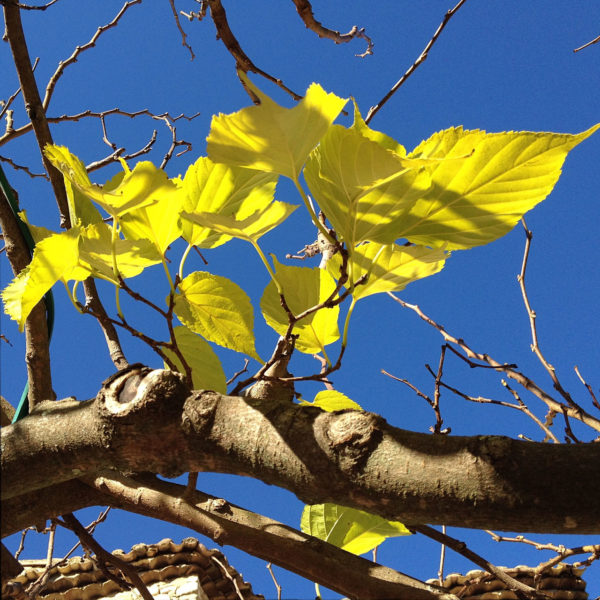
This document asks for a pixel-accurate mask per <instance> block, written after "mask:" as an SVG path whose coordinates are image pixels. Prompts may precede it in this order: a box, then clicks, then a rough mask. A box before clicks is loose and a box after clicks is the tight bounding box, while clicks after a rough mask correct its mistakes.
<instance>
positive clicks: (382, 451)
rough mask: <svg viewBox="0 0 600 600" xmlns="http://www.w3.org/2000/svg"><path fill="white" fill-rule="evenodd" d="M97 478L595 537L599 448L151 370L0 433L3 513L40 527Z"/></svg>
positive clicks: (599, 511) (417, 519)
mask: <svg viewBox="0 0 600 600" xmlns="http://www.w3.org/2000/svg"><path fill="white" fill-rule="evenodd" d="M105 469H112V470H116V471H121V472H141V471H144V472H149V471H150V472H153V473H158V474H160V475H163V476H166V477H175V476H177V475H179V474H181V473H185V472H188V471H212V472H221V473H235V474H240V475H247V476H251V477H255V478H257V479H260V480H262V481H264V482H266V483H269V484H273V485H277V486H280V487H283V488H286V489H288V490H290V491H292V492H293V493H295V494H296V495H297V496H298V498H300V499H301V500H302V501H304V502H306V503H310V504H313V503H321V502H336V503H338V504H343V505H346V506H351V507H354V508H359V509H362V510H366V511H369V512H372V513H376V514H379V515H381V516H383V517H385V518H388V519H393V520H399V521H402V522H404V523H405V524H408V525H410V524H422V523H430V524H446V525H449V526H458V527H471V528H478V529H494V530H501V531H521V532H540V533H542V532H554V533H598V532H599V531H600V507H599V505H598V498H600V444H594V443H589V444H571V445H558V444H545V443H537V442H527V441H517V440H512V439H509V438H505V437H498V436H475V437H458V436H446V435H429V434H420V433H414V432H410V431H406V430H402V429H398V428H396V427H392V426H391V425H389V424H388V423H387V422H386V421H385V420H384V419H383V418H381V417H379V416H378V415H374V414H372V413H368V412H361V411H351V410H346V411H338V412H334V413H328V412H323V411H321V410H319V409H317V408H312V407H302V406H299V405H295V404H293V403H291V402H282V401H281V400H277V399H269V400H265V399H261V400H257V399H251V398H245V397H238V396H224V395H221V394H217V393H215V392H210V391H190V390H188V389H187V388H186V386H185V385H184V383H183V380H182V378H181V377H180V376H179V375H177V374H175V373H172V372H169V371H162V370H156V371H150V370H148V369H137V370H136V369H134V370H130V371H128V372H127V373H125V374H121V375H118V376H117V377H114V378H111V380H110V381H107V382H106V385H105V386H103V388H102V389H101V390H100V392H99V393H98V396H97V397H96V399H95V400H92V401H86V402H76V401H73V400H66V401H60V402H48V403H43V404H42V405H41V406H40V407H39V408H37V409H36V410H35V411H34V413H33V414H32V415H30V416H29V417H27V418H26V419H23V420H22V421H21V422H19V423H16V424H14V425H11V426H9V427H6V428H3V429H2V482H3V485H2V500H3V505H4V501H7V503H6V505H5V506H6V507H7V508H8V506H9V505H11V504H13V503H15V502H18V500H19V497H22V499H25V498H27V499H28V501H29V500H30V499H32V498H33V497H35V496H36V495H39V498H40V503H41V504H38V505H37V512H36V507H32V508H31V510H30V511H29V514H30V521H29V522H28V523H27V524H33V523H35V522H36V521H35V519H34V517H36V518H37V520H38V521H39V519H40V518H44V516H45V515H44V509H43V499H44V498H46V499H47V494H46V493H44V490H47V488H49V487H50V486H56V485H58V484H62V483H66V482H70V481H72V480H75V479H78V478H81V477H83V478H88V479H89V478H90V477H93V476H94V475H95V474H96V473H98V472H100V471H102V470H105ZM21 507H22V508H23V507H24V504H23V503H21ZM28 508H29V507H28ZM54 508H57V507H56V506H55V507H54ZM63 512H66V511H63ZM23 525H24V519H23V518H21V519H20V520H19V526H20V527H22V526H23ZM10 529H12V528H10ZM6 533H8V531H3V535H6Z"/></svg>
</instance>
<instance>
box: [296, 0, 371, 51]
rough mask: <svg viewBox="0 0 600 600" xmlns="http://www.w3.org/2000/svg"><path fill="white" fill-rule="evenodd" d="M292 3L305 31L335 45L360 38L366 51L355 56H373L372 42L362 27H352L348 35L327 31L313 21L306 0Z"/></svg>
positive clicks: (317, 22) (331, 30)
mask: <svg viewBox="0 0 600 600" xmlns="http://www.w3.org/2000/svg"><path fill="white" fill-rule="evenodd" d="M292 2H293V3H294V4H295V5H296V10H297V11H298V14H299V15H300V18H301V19H302V21H303V22H304V24H305V25H306V27H307V29H310V30H311V31H313V32H314V33H316V34H317V35H318V36H319V37H320V38H327V39H329V40H333V41H334V42H335V43H336V44H345V43H348V42H351V41H352V40H354V39H356V38H362V39H363V40H365V41H366V42H367V49H366V50H365V51H364V52H363V53H362V54H356V55H355V56H358V57H360V58H364V57H365V56H368V55H370V54H373V41H372V40H371V38H370V37H369V36H368V35H367V34H366V33H365V28H364V27H361V28H360V29H359V28H358V27H357V26H356V25H354V27H352V29H351V30H350V31H349V32H348V33H340V32H339V31H334V30H333V29H328V28H327V27H323V25H321V23H319V21H317V20H316V19H315V15H314V13H313V9H312V6H311V4H310V2H309V1H308V0H292Z"/></svg>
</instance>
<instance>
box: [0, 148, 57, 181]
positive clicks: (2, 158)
mask: <svg viewBox="0 0 600 600" xmlns="http://www.w3.org/2000/svg"><path fill="white" fill-rule="evenodd" d="M0 161H2V162H5V163H7V164H9V165H10V166H11V167H12V168H13V169H15V171H25V173H27V175H29V177H31V178H32V179H35V178H36V177H41V178H42V179H46V180H48V181H50V178H49V177H48V175H47V174H46V173H32V172H31V170H30V169H29V167H25V166H23V165H18V164H17V163H16V162H14V161H13V160H12V158H8V156H2V155H1V154H0Z"/></svg>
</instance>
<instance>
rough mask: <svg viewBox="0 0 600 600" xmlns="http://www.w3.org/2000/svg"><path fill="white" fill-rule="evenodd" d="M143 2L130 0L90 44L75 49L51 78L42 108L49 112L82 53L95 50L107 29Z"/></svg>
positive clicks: (100, 28) (103, 26)
mask: <svg viewBox="0 0 600 600" xmlns="http://www.w3.org/2000/svg"><path fill="white" fill-rule="evenodd" d="M141 1H142V0H129V1H128V2H125V4H124V5H123V6H122V7H121V10H120V11H119V12H118V13H117V16H116V17H115V18H114V19H113V20H112V21H111V22H110V23H107V24H106V25H101V26H100V27H98V29H97V30H96V33H94V35H93V36H92V37H91V39H90V41H89V42H87V43H86V44H83V46H77V47H76V48H75V50H74V51H73V54H71V56H69V58H67V59H66V60H62V61H60V63H59V64H58V68H57V69H56V71H55V72H54V74H53V75H52V77H50V80H49V81H48V85H47V86H46V92H45V94H44V101H43V102H42V107H43V109H44V111H46V110H48V105H49V104H50V100H51V98H52V94H53V92H54V88H55V87H56V84H57V82H58V80H59V79H60V78H61V77H62V75H63V73H64V72H65V69H66V68H67V67H68V66H69V65H72V64H73V63H75V62H77V59H78V58H79V55H80V54H81V53H82V52H85V51H86V50H89V49H90V48H93V47H94V46H95V45H96V42H97V41H98V38H99V37H100V36H101V35H102V34H103V33H104V32H105V31H106V30H107V29H111V28H112V27H116V26H117V24H118V23H119V21H120V19H121V17H122V16H123V15H124V14H125V13H126V12H127V9H128V8H130V7H131V6H133V5H134V4H139V3H140V2H141Z"/></svg>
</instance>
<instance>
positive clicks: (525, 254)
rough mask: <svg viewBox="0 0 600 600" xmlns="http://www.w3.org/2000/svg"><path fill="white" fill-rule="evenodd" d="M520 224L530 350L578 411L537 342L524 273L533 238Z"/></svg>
mask: <svg viewBox="0 0 600 600" xmlns="http://www.w3.org/2000/svg"><path fill="white" fill-rule="evenodd" d="M521 224H522V225H523V229H524V230H525V249H524V251H523V263H522V265H521V272H520V273H519V275H518V276H517V281H518V282H519V287H520V288H521V295H522V296H523V303H524V304H525V310H526V311H527V316H528V317H529V326H530V328H531V350H532V352H534V353H535V355H536V356H537V357H538V360H539V361H540V362H541V363H542V365H543V367H544V368H545V369H546V371H547V372H548V374H549V375H550V378H551V379H552V383H553V384H554V389H555V390H556V391H557V392H558V393H559V394H560V395H561V396H562V397H563V398H564V399H565V400H566V401H567V403H568V404H569V406H571V407H572V408H574V409H576V410H577V409H579V406H578V405H577V404H576V403H575V402H574V401H573V399H572V398H571V395H570V394H569V392H567V391H566V390H565V389H564V388H563V386H562V385H561V384H560V382H559V380H558V377H557V376H556V369H555V368H554V367H553V366H552V365H551V364H550V363H549V362H548V361H547V360H546V357H545V356H544V355H543V353H542V350H541V348H540V345H539V342H538V335H537V327H536V318H537V315H536V313H535V311H534V310H533V309H532V308H531V304H530V302H529V297H528V295H527V288H526V287H525V273H526V271H527V262H528V260H529V250H530V248H531V239H532V238H533V233H532V232H531V231H530V230H529V229H528V227H527V223H525V219H524V218H521Z"/></svg>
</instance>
